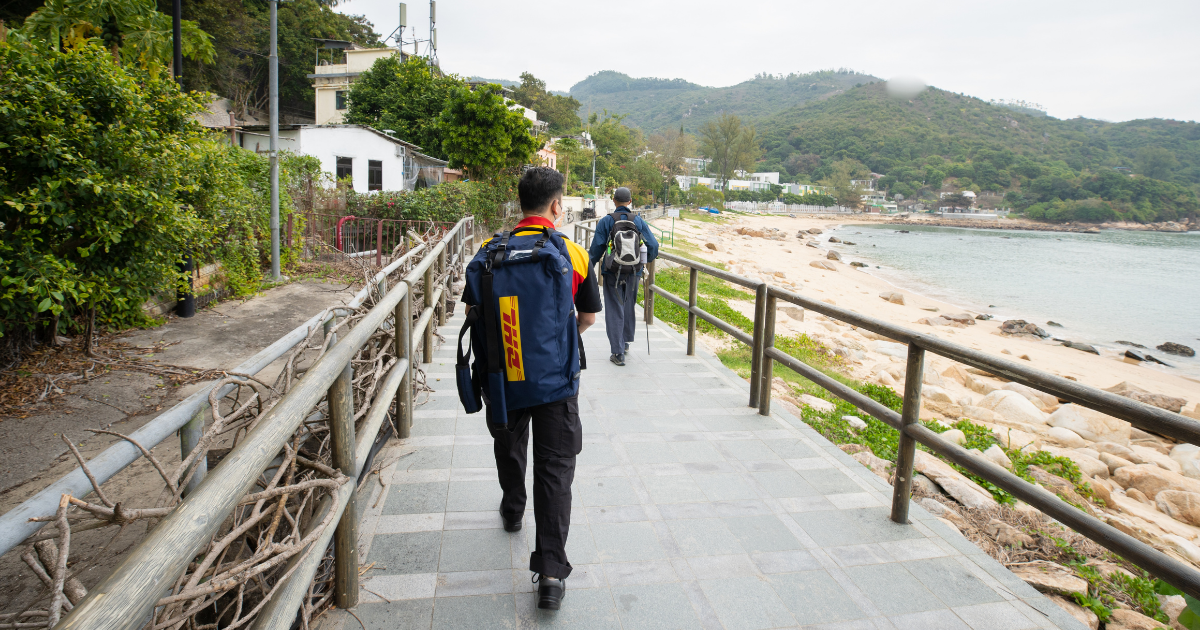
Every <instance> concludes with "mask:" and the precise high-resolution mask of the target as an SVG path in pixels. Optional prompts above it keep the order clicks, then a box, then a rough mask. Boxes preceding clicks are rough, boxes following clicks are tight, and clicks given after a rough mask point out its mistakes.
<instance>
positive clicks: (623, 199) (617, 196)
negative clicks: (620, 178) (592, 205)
mask: <svg viewBox="0 0 1200 630" xmlns="http://www.w3.org/2000/svg"><path fill="white" fill-rule="evenodd" d="M613 201H615V202H617V203H629V202H630V201H633V193H631V192H629V189H628V188H626V187H624V186H622V187H620V188H618V189H616V190H614V191H613Z"/></svg>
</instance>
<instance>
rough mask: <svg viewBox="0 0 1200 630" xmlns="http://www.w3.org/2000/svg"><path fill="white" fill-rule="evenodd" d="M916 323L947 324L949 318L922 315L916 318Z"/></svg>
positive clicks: (928, 324)
mask: <svg viewBox="0 0 1200 630" xmlns="http://www.w3.org/2000/svg"><path fill="white" fill-rule="evenodd" d="M917 323H918V324H925V325H926V326H948V325H949V324H950V320H948V319H944V318H942V317H922V318H921V319H918V320H917Z"/></svg>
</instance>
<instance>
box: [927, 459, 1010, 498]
mask: <svg viewBox="0 0 1200 630" xmlns="http://www.w3.org/2000/svg"><path fill="white" fill-rule="evenodd" d="M913 467H914V468H916V469H917V471H918V472H920V473H921V474H922V475H925V476H926V477H929V478H930V479H932V480H933V481H934V482H936V483H937V484H938V485H939V486H941V487H942V489H943V490H945V491H946V494H949V495H950V496H952V497H954V499H955V500H956V501H958V502H959V503H962V504H963V505H965V506H967V507H970V508H975V509H982V508H992V507H996V506H997V505H998V504H997V503H996V499H994V498H992V494H991V493H990V492H988V491H987V490H984V489H983V488H981V487H980V486H979V485H978V484H976V483H975V482H974V481H971V480H970V479H967V478H966V477H965V476H963V475H962V474H961V473H959V472H958V471H957V470H954V469H953V468H951V467H950V466H949V465H948V464H946V463H945V462H943V461H941V460H940V459H938V458H936V457H934V456H933V455H930V454H929V453H926V452H925V451H917V453H916V459H915V460H914V463H913Z"/></svg>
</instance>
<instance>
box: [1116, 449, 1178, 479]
mask: <svg viewBox="0 0 1200 630" xmlns="http://www.w3.org/2000/svg"><path fill="white" fill-rule="evenodd" d="M1129 448H1130V450H1132V451H1133V454H1134V455H1137V458H1138V459H1139V460H1141V461H1140V462H1139V463H1142V464H1154V465H1156V466H1158V467H1159V468H1162V469H1163V470H1169V471H1171V472H1173V473H1180V474H1183V466H1181V465H1180V464H1179V462H1177V461H1175V460H1173V459H1171V458H1170V456H1168V455H1164V454H1163V453H1162V452H1161V451H1159V450H1158V449H1153V448H1150V447H1147V446H1142V445H1140V444H1131V445H1130V446H1129Z"/></svg>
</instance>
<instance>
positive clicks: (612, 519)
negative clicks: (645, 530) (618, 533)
mask: <svg viewBox="0 0 1200 630" xmlns="http://www.w3.org/2000/svg"><path fill="white" fill-rule="evenodd" d="M585 513H586V514H587V520H588V522H589V523H629V522H633V521H645V520H648V519H647V517H646V510H645V508H643V507H642V506H640V505H608V506H604V507H590V508H586V510H585Z"/></svg>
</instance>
